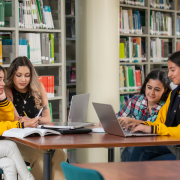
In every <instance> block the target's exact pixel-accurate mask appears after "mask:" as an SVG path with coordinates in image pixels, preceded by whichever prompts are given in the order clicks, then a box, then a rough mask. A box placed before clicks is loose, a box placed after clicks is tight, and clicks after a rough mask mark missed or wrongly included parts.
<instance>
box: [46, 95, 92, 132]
mask: <svg viewBox="0 0 180 180" xmlns="http://www.w3.org/2000/svg"><path fill="white" fill-rule="evenodd" d="M89 96H90V94H80V95H75V96H72V99H71V106H70V110H69V117H68V122H55V123H51V124H49V125H43V127H45V128H58V129H60V128H61V129H77V128H81V127H87V126H91V125H93V123H85V119H86V114H87V108H88V103H89Z"/></svg>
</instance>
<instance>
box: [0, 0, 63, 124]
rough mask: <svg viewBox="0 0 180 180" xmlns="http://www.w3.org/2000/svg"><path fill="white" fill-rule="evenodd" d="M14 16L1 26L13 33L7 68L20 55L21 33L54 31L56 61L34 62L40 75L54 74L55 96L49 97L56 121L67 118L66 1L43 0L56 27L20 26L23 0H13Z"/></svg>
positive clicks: (4, 64)
mask: <svg viewBox="0 0 180 180" xmlns="http://www.w3.org/2000/svg"><path fill="white" fill-rule="evenodd" d="M8 1H9V0H8ZM11 2H12V17H11V18H10V23H9V25H8V26H5V27H0V32H10V33H11V35H12V42H13V45H12V53H10V60H9V61H7V62H6V61H4V62H3V65H2V66H3V67H5V68H6V69H7V68H8V67H9V66H10V63H11V62H12V60H13V59H15V58H16V57H17V56H19V34H20V33H39V34H41V33H52V34H54V42H55V45H56V47H55V49H54V63H53V64H33V65H34V67H35V69H36V71H37V72H38V75H39V76H45V75H53V76H54V89H55V90H54V94H55V95H54V97H50V98H48V100H49V102H51V103H52V112H53V119H56V121H65V120H66V57H65V49H66V47H65V1H64V0H54V1H53V2H52V1H51V0H43V5H44V6H50V8H51V13H52V19H53V23H54V29H31V28H20V27H19V18H18V8H19V6H18V3H22V2H23V1H22V0H12V1H11Z"/></svg>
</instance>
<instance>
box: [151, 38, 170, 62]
mask: <svg viewBox="0 0 180 180" xmlns="http://www.w3.org/2000/svg"><path fill="white" fill-rule="evenodd" d="M171 53H172V42H169V40H168V39H159V38H152V39H151V42H150V60H151V62H161V61H162V62H163V61H167V59H168V57H169V55H170V54H171Z"/></svg>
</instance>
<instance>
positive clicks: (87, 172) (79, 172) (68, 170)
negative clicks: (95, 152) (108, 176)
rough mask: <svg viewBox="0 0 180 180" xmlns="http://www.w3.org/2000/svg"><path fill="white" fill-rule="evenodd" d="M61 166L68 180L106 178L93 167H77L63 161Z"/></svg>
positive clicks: (98, 179) (97, 179) (100, 179)
mask: <svg viewBox="0 0 180 180" xmlns="http://www.w3.org/2000/svg"><path fill="white" fill-rule="evenodd" d="M61 167H62V170H63V173H64V176H65V178H66V180H92V179H93V180H104V178H103V177H102V175H101V174H100V173H99V172H98V171H95V170H92V169H84V168H80V167H76V166H73V165H71V164H68V163H66V162H62V163H61Z"/></svg>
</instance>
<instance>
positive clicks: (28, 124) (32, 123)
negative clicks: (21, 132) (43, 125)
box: [24, 118, 38, 128]
mask: <svg viewBox="0 0 180 180" xmlns="http://www.w3.org/2000/svg"><path fill="white" fill-rule="evenodd" d="M37 126H38V118H33V119H28V120H26V121H24V127H32V128H36V127H37Z"/></svg>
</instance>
